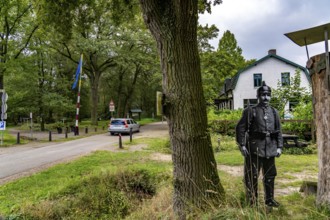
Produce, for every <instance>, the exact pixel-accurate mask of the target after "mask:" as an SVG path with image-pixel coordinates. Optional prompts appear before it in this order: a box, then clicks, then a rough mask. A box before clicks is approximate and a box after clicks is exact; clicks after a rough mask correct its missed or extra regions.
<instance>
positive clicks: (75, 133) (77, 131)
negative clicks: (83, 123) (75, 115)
mask: <svg viewBox="0 0 330 220" xmlns="http://www.w3.org/2000/svg"><path fill="white" fill-rule="evenodd" d="M74 135H75V136H77V135H79V127H78V126H76V128H75V130H74Z"/></svg>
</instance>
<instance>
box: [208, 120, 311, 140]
mask: <svg viewBox="0 0 330 220" xmlns="http://www.w3.org/2000/svg"><path fill="white" fill-rule="evenodd" d="M237 123H238V120H214V121H212V122H210V128H211V130H212V131H214V132H217V133H221V134H227V135H234V134H235V127H236V125H237ZM289 124H296V125H297V124H299V125H304V128H302V129H301V130H292V129H290V127H289V126H287V125H289ZM281 126H282V133H285V134H295V135H298V136H300V137H301V138H304V139H311V140H312V141H313V142H315V126H314V121H313V120H286V119H285V120H284V119H282V120H281ZM288 127H289V128H288ZM296 127H297V126H296Z"/></svg>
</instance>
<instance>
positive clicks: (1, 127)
mask: <svg viewBox="0 0 330 220" xmlns="http://www.w3.org/2000/svg"><path fill="white" fill-rule="evenodd" d="M3 130H6V121H0V131H3Z"/></svg>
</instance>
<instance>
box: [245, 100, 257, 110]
mask: <svg viewBox="0 0 330 220" xmlns="http://www.w3.org/2000/svg"><path fill="white" fill-rule="evenodd" d="M248 100H249V103H250V106H253V105H256V104H258V99H244V100H243V105H244V108H246V107H248Z"/></svg>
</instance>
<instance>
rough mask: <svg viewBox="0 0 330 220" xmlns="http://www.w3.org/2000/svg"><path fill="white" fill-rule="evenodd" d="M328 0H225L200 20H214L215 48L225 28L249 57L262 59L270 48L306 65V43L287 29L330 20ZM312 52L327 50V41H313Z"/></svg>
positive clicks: (307, 26)
mask: <svg viewBox="0 0 330 220" xmlns="http://www.w3.org/2000/svg"><path fill="white" fill-rule="evenodd" d="M329 6H330V2H329V0H314V1H310V0H267V1H265V0H223V4H221V5H218V6H216V7H214V8H213V9H212V14H204V15H200V19H199V22H200V23H201V24H207V23H208V24H215V25H216V26H217V27H218V28H219V29H220V33H219V38H218V39H215V40H213V41H212V42H211V43H212V45H213V46H214V47H215V48H216V47H217V45H218V41H219V39H220V38H221V37H222V35H223V32H224V31H226V30H229V31H230V32H232V33H233V34H234V35H235V38H236V40H237V42H238V46H240V47H241V48H242V50H243V56H244V57H245V58H246V59H253V58H254V59H260V58H262V57H264V56H266V55H267V52H268V50H269V49H276V50H277V54H278V55H280V56H282V57H284V58H286V59H289V60H291V61H293V62H296V63H298V64H300V65H302V66H305V64H306V61H307V55H306V50H305V47H300V46H298V45H296V44H294V43H293V42H292V41H291V40H290V39H289V38H287V37H286V36H284V34H285V33H288V32H292V31H296V30H300V29H305V28H309V27H313V26H317V25H321V24H325V23H329V22H330V13H329V12H328V9H329ZM308 48H309V54H310V56H313V55H316V54H319V53H323V52H324V42H323V43H318V44H316V45H310V46H308Z"/></svg>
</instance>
